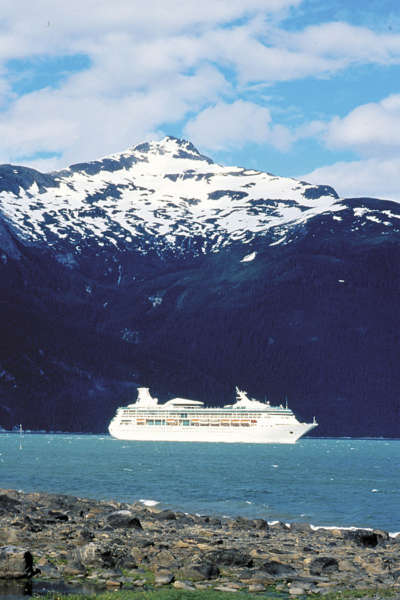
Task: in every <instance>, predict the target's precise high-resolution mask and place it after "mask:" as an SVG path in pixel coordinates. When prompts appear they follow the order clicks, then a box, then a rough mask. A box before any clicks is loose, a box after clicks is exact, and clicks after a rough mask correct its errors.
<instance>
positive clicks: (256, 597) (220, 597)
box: [47, 588, 398, 600]
mask: <svg viewBox="0 0 400 600" xmlns="http://www.w3.org/2000/svg"><path fill="white" fill-rule="evenodd" d="M397 595H398V590H396V589H393V588H386V589H379V588H377V589H371V588H369V589H351V590H342V591H335V592H330V593H328V594H325V595H324V596H320V595H319V594H311V595H308V596H301V597H300V598H301V599H302V600H303V599H304V598H309V599H310V600H311V599H318V598H321V599H322V598H323V600H356V599H358V598H371V599H372V598H374V600H375V599H377V598H388V599H390V598H392V597H394V596H397ZM47 598H51V599H52V600H54V599H63V600H64V599H66V598H67V599H68V600H93V598H94V596H93V595H85V594H82V595H75V594H71V595H70V594H68V596H67V597H66V596H65V597H63V596H62V595H60V594H51V595H50V594H49V595H48V596H47ZM95 598H96V600H267V599H268V600H277V599H278V598H281V599H283V598H289V594H287V593H285V592H282V593H278V592H275V591H274V590H273V588H271V590H270V591H265V592H261V593H257V594H253V593H250V592H235V593H230V592H218V591H215V590H212V589H207V590H193V591H191V590H176V589H172V588H162V589H159V590H118V591H112V592H104V593H102V594H96V596H95Z"/></svg>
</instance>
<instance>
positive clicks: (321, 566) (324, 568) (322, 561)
mask: <svg viewBox="0 0 400 600" xmlns="http://www.w3.org/2000/svg"><path fill="white" fill-rule="evenodd" d="M309 569H310V573H311V575H328V574H329V573H335V572H336V571H338V570H339V563H338V561H337V560H336V558H333V557H332V556H319V557H318V558H314V560H312V561H311V562H310V566H309Z"/></svg>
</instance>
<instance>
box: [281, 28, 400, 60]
mask: <svg viewBox="0 0 400 600" xmlns="http://www.w3.org/2000/svg"><path fill="white" fill-rule="evenodd" d="M279 37H280V40H281V42H284V43H285V44H287V46H288V48H290V49H292V50H293V51H300V52H305V53H310V54H317V55H318V56H321V57H326V58H330V59H340V60H341V61H343V62H342V65H343V66H344V65H347V64H350V63H353V62H364V63H381V64H391V63H396V64H399V62H400V35H398V34H392V33H391V34H388V33H376V32H374V31H372V30H371V29H368V28H366V27H359V26H355V25H350V24H348V23H342V22H333V23H322V24H320V25H313V26H311V27H308V28H306V29H305V30H303V31H301V32H300V33H291V34H289V33H286V32H280V33H279Z"/></svg>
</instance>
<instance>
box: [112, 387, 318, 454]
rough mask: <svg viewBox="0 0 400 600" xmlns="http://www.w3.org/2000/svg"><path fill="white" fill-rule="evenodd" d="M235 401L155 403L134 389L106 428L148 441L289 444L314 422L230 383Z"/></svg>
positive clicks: (124, 436) (147, 394)
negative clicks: (132, 397)
mask: <svg viewBox="0 0 400 600" xmlns="http://www.w3.org/2000/svg"><path fill="white" fill-rule="evenodd" d="M236 394H237V401H236V402H235V403H234V404H227V405H226V406H223V407H221V408H207V407H205V406H204V403H203V402H200V401H197V400H187V399H185V398H173V399H172V400H168V402H165V403H164V404H158V400H157V398H152V396H151V395H150V392H149V389H148V388H138V399H137V401H136V403H134V404H129V405H128V406H121V407H120V408H118V409H117V412H116V414H115V416H114V418H113V419H112V420H111V422H110V425H109V427H108V430H109V432H110V434H111V435H112V436H113V437H115V438H117V439H119V440H131V441H143V442H144V441H146V442H147V441H153V442H224V443H227V444H237V443H242V444H294V443H295V442H296V441H297V440H298V439H299V438H300V437H301V436H302V435H304V434H305V433H307V431H310V430H311V429H313V428H314V427H316V426H317V422H316V421H315V419H314V421H313V423H300V422H299V421H298V420H297V419H296V417H295V415H294V414H293V412H292V411H291V410H290V409H289V408H288V407H287V406H286V407H283V406H282V405H280V406H271V405H270V404H269V402H268V403H262V402H258V401H257V400H252V399H250V398H248V396H247V394H246V392H243V391H241V390H239V389H238V388H236Z"/></svg>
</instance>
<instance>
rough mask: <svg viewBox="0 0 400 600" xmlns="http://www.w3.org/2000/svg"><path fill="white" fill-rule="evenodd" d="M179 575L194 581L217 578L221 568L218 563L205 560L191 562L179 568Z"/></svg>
mask: <svg viewBox="0 0 400 600" xmlns="http://www.w3.org/2000/svg"><path fill="white" fill-rule="evenodd" d="M179 575H180V576H182V577H184V578H185V579H190V580H192V581H202V580H204V579H215V578H216V577H218V576H219V569H218V567H217V566H216V565H214V564H212V563H210V562H208V561H206V560H204V561H202V560H199V561H196V562H192V563H189V564H188V565H185V566H183V567H182V568H181V569H180V570H179Z"/></svg>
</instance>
